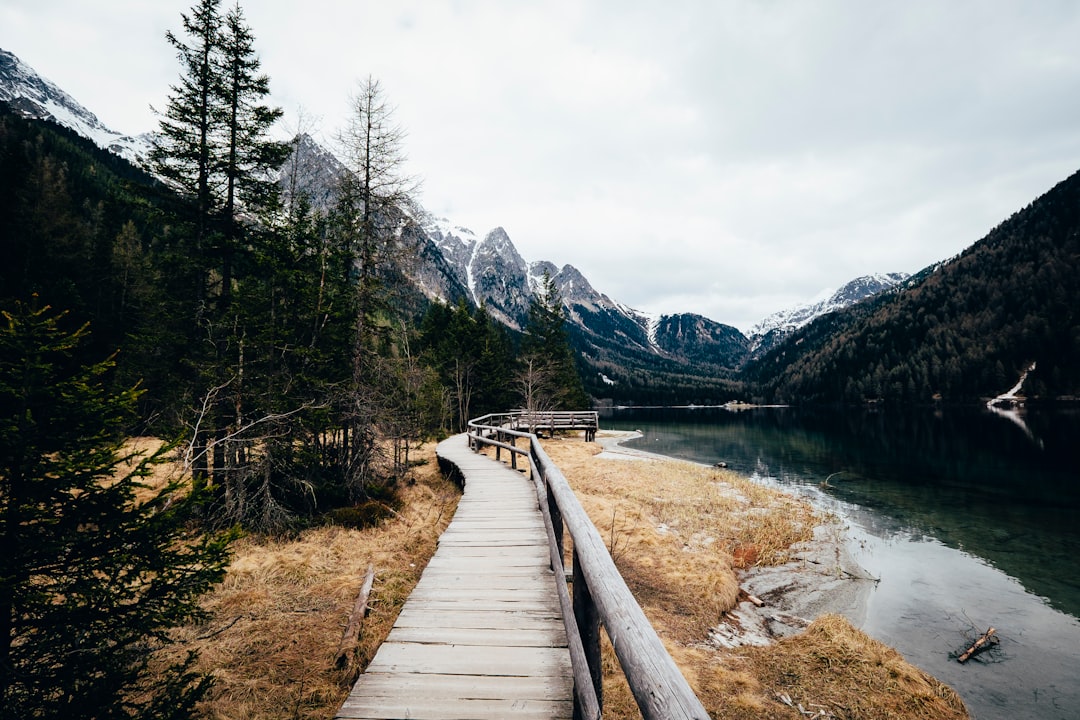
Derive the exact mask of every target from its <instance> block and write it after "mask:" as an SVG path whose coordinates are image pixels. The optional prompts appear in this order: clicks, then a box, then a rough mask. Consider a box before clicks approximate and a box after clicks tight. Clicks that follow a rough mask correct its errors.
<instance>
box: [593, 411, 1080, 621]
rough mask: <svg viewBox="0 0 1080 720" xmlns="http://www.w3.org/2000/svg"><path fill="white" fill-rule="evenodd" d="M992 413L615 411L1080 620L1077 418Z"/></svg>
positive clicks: (692, 453)
mask: <svg viewBox="0 0 1080 720" xmlns="http://www.w3.org/2000/svg"><path fill="white" fill-rule="evenodd" d="M1021 420H1022V422H1021V424H1017V423H1016V422H1015V420H1014V419H1012V418H1004V417H1002V416H1001V415H999V414H996V413H993V412H991V411H989V410H987V409H983V408H977V409H938V410H934V411H931V410H926V411H914V412H900V411H893V410H887V409H860V410H855V411H844V412H840V411H831V410H825V409H813V410H804V409H795V408H775V409H756V410H749V411H744V412H739V413H732V412H728V411H726V410H723V409H720V408H697V409H693V410H689V409H670V408H655V409H636V410H633V411H620V410H614V411H612V412H611V413H610V414H609V415H608V416H607V417H605V418H603V420H602V423H603V424H604V425H605V426H611V427H621V428H635V429H641V430H642V431H643V432H644V436H643V437H642V438H640V439H639V440H636V441H633V442H632V443H631V444H632V445H634V446H637V447H640V448H642V449H647V450H650V451H653V452H659V453H663V454H668V455H674V456H678V457H685V458H687V459H691V460H696V461H699V462H704V463H709V464H712V463H715V462H719V461H723V462H726V463H727V464H728V466H729V467H731V468H732V469H734V470H737V471H739V472H743V473H745V474H748V475H749V474H752V473H755V472H757V473H759V474H762V475H769V476H772V477H776V478H780V479H781V480H783V481H786V482H791V483H802V484H812V485H819V484H821V483H822V482H824V481H825V480H826V478H828V484H829V486H830V487H829V488H827V492H829V493H830V494H831V495H833V496H835V497H836V498H838V499H839V500H842V501H844V502H848V503H852V504H855V505H859V506H864V507H869V508H872V509H874V510H875V511H877V512H879V513H881V514H882V515H884V516H885V517H887V518H889V521H890V522H891V523H894V524H895V528H896V531H900V532H905V533H909V534H914V535H921V536H926V537H933V538H936V539H937V540H939V541H941V542H942V543H943V544H945V545H947V546H949V547H952V548H957V549H963V550H965V551H966V552H969V553H972V554H974V555H978V556H979V557H981V558H984V559H985V560H986V561H988V562H990V563H991V564H993V565H994V566H996V567H998V568H1000V569H1001V570H1002V571H1003V572H1005V573H1007V574H1009V575H1011V576H1012V577H1015V578H1017V579H1019V580H1020V581H1021V582H1022V583H1023V585H1024V586H1025V587H1026V588H1028V589H1029V590H1030V591H1031V592H1033V593H1035V594H1037V595H1040V596H1043V597H1046V598H1048V601H1049V602H1050V604H1051V605H1053V606H1054V607H1056V608H1058V609H1061V610H1064V611H1065V612H1068V613H1070V614H1072V615H1074V616H1077V617H1080V482H1078V480H1080V471H1078V468H1080V445H1077V443H1076V438H1078V437H1080V415H1078V414H1077V413H1075V412H1056V413H1034V412H1029V413H1028V414H1027V416H1026V418H1022V419H1021Z"/></svg>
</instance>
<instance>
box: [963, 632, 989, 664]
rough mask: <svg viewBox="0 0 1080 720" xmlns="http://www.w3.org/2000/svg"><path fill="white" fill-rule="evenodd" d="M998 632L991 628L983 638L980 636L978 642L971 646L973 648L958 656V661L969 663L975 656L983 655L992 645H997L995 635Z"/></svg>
mask: <svg viewBox="0 0 1080 720" xmlns="http://www.w3.org/2000/svg"><path fill="white" fill-rule="evenodd" d="M996 632H997V631H996V630H995V629H994V628H990V629H989V630H987V631H986V632H984V633H983V634H982V635H981V636H979V639H978V640H976V641H975V642H973V643H972V644H971V647H969V648H968V649H967V650H965V651H964V652H962V653H960V655H958V656H957V658H956V661H957V662H967V661H968V660H970V659H971V658H973V657H974V656H976V655H978V654H979V653H981V652H982V651H983V650H986V649H987V648H988V647H990V646H991V645H997V643H998V639H997V636H996V635H995V634H994V633H996Z"/></svg>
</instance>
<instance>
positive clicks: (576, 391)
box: [517, 271, 589, 411]
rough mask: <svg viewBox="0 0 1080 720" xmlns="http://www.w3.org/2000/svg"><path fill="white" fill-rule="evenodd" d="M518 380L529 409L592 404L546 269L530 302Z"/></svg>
mask: <svg viewBox="0 0 1080 720" xmlns="http://www.w3.org/2000/svg"><path fill="white" fill-rule="evenodd" d="M517 381H518V388H519V394H520V396H521V400H522V402H523V403H524V405H525V408H526V409H527V410H532V411H541V410H559V409H571V410H577V409H581V408H584V407H588V406H589V396H588V394H587V393H586V392H585V388H584V386H583V384H582V382H581V375H580V373H579V372H578V369H577V363H576V362H575V359H574V352H573V350H572V349H571V347H570V336H569V334H568V333H567V331H566V309H565V308H564V307H563V300H562V295H561V294H560V293H559V288H558V287H557V286H556V285H555V280H554V279H553V278H552V277H551V274H550V273H548V272H546V271H545V272H544V277H543V279H542V280H541V284H540V288H539V291H538V292H537V293H536V294H535V295H534V296H533V298H532V300H531V301H530V302H529V316H528V322H527V324H526V326H525V337H524V339H523V340H522V343H521V359H520V361H519V370H518V374H517Z"/></svg>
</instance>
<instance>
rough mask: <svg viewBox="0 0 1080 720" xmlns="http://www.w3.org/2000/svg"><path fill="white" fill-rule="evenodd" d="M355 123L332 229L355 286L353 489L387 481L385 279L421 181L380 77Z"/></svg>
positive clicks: (367, 90) (348, 408) (358, 491)
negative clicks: (413, 174)
mask: <svg viewBox="0 0 1080 720" xmlns="http://www.w3.org/2000/svg"><path fill="white" fill-rule="evenodd" d="M352 103H353V109H352V114H351V116H350V118H349V121H348V125H347V127H346V128H345V130H344V132H343V133H342V134H341V138H340V141H341V146H342V155H343V160H344V164H345V167H346V173H345V174H344V175H343V177H342V178H341V180H340V187H339V191H338V202H337V206H336V207H335V209H334V212H333V220H332V230H333V232H334V234H335V238H336V240H337V242H338V244H339V246H340V247H341V248H344V249H345V254H344V257H345V258H346V262H347V266H346V267H345V268H344V272H345V274H346V276H347V277H348V278H349V280H350V281H351V283H352V286H353V288H354V298H353V313H354V318H355V325H354V332H353V356H352V378H351V380H352V382H351V385H350V386H349V388H348V390H347V391H346V392H345V393H343V394H342V396H341V397H340V398H339V412H340V417H341V419H342V425H343V432H342V446H341V449H342V453H341V457H342V458H343V459H344V465H343V469H344V481H345V484H346V486H347V488H348V489H349V492H350V494H351V495H352V496H353V497H362V496H365V495H367V494H368V492H369V489H370V488H371V487H372V486H373V485H383V484H386V482H387V479H386V478H380V477H379V476H378V472H377V471H376V468H377V467H378V465H379V464H380V461H381V458H380V457H379V451H380V448H379V444H378V440H379V427H378V422H379V418H380V415H382V414H383V411H384V410H385V409H386V407H385V404H384V400H385V398H384V397H381V395H382V394H381V392H380V387H379V385H380V382H381V381H382V378H381V377H380V368H381V366H382V363H381V362H380V361H379V353H380V352H383V351H385V350H386V348H387V347H389V346H390V345H391V344H392V340H391V339H390V338H389V337H388V335H389V333H390V331H391V329H392V327H393V324H392V323H391V322H387V320H388V319H389V318H388V316H389V315H390V314H391V312H390V308H389V307H388V305H387V303H386V297H385V293H384V292H383V291H384V290H385V288H384V281H385V279H386V277H387V276H388V275H389V274H390V272H391V269H392V267H393V265H394V263H395V262H396V261H397V260H398V258H397V254H396V252H395V249H396V244H395V240H396V233H395V231H396V229H397V223H398V222H399V220H400V219H401V212H400V206H401V205H402V204H403V203H404V202H405V201H406V200H407V198H408V194H409V192H410V191H411V190H412V188H413V187H414V184H413V183H412V182H411V181H410V180H409V179H408V178H407V177H406V176H405V175H403V173H402V166H403V165H404V162H405V156H404V152H403V150H402V141H403V139H404V133H403V132H402V130H401V128H400V127H398V126H397V125H396V124H395V123H394V121H393V109H392V108H391V107H390V106H389V105H388V104H387V101H386V99H385V97H384V96H383V90H382V87H381V86H380V85H379V83H378V81H377V80H374V79H373V78H371V77H369V78H367V80H365V81H364V82H362V83H361V85H360V88H359V90H358V92H357V93H356V94H355V96H354V97H353V101H352Z"/></svg>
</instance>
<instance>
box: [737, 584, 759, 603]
mask: <svg viewBox="0 0 1080 720" xmlns="http://www.w3.org/2000/svg"><path fill="white" fill-rule="evenodd" d="M743 600H749V601H750V602H752V603H753V604H754V605H755V606H756V607H761V606H762V605H764V604H765V601H764V600H762V599H761V598H759V597H757V596H756V595H751V594H750V593H748V592H746V591H745V590H743V589H742V588H739V596H738V598H737V601H738V602H742V601H743Z"/></svg>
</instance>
